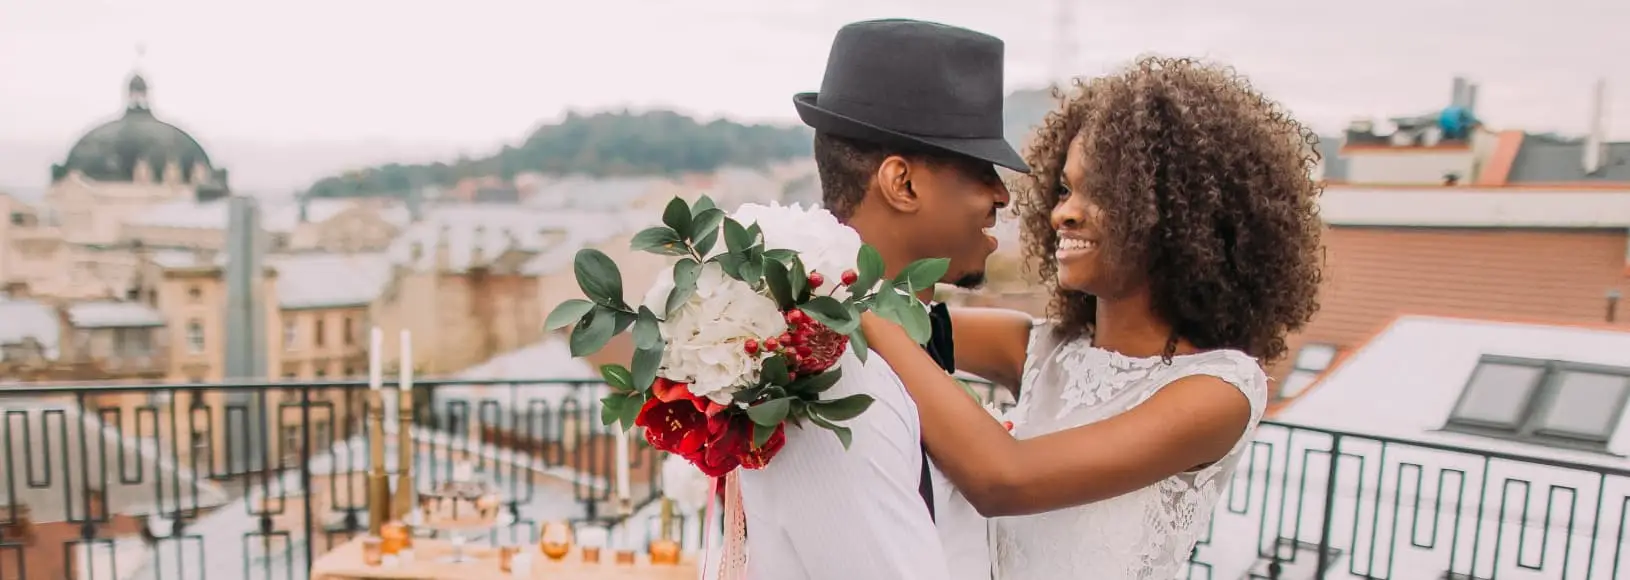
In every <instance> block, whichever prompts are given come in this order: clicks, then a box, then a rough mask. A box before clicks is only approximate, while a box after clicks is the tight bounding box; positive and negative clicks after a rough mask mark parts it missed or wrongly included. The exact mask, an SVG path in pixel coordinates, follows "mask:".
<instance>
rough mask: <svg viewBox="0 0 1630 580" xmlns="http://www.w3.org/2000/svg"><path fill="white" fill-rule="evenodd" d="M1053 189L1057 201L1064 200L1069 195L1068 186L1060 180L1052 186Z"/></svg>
mask: <svg viewBox="0 0 1630 580" xmlns="http://www.w3.org/2000/svg"><path fill="white" fill-rule="evenodd" d="M1053 189H1054V191H1053V194H1054V195H1055V196H1057V197H1058V200H1059V201H1064V200H1065V199H1067V198H1069V197H1070V186H1068V185H1065V184H1064V182H1062V181H1061V182H1059V183H1058V185H1057V186H1054V187H1053Z"/></svg>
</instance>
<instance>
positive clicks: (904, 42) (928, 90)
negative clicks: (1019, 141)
mask: <svg viewBox="0 0 1630 580" xmlns="http://www.w3.org/2000/svg"><path fill="white" fill-rule="evenodd" d="M1003 52H1004V45H1003V44H1002V41H1001V40H1000V39H998V38H996V37H994V36H991V35H988V34H984V33H980V32H974V31H972V30H968V29H965V28H958V27H955V26H948V25H944V24H937V23H933V22H923V21H918V20H906V19H888V20H869V21H865V22H856V23H853V24H849V25H847V26H844V27H843V28H842V29H840V30H838V34H837V37H836V38H834V39H833V41H832V52H831V54H830V55H829V56H828V57H827V61H826V75H825V77H824V78H822V79H821V90H820V92H818V93H800V94H798V95H795V96H793V98H792V101H793V104H794V105H796V106H797V108H798V116H799V117H800V118H802V119H803V120H804V123H805V124H807V125H809V126H810V127H814V128H815V130H817V131H822V132H827V133H831V134H834V135H839V136H842V137H848V138H851V139H856V140H860V141H867V142H872V143H877V144H881V145H888V146H894V147H901V148H906V149H912V150H930V151H938V152H944V153H952V154H956V155H962V156H966V157H971V158H974V159H978V160H981V161H989V162H990V163H993V164H995V165H1000V166H1002V167H1006V168H1008V169H1013V170H1015V171H1021V172H1025V173H1029V172H1030V166H1029V165H1026V164H1025V162H1024V158H1023V157H1022V156H1020V155H1019V152H1018V151H1015V150H1014V149H1013V145H1012V144H1010V143H1008V142H1007V139H1005V138H1004V137H1003V136H1002V128H1003V127H1002V101H1003V98H1002V97H1003V95H1002V59H1003Z"/></svg>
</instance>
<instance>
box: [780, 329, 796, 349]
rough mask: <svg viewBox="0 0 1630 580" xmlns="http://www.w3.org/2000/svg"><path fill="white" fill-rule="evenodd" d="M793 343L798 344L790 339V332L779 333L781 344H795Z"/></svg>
mask: <svg viewBox="0 0 1630 580" xmlns="http://www.w3.org/2000/svg"><path fill="white" fill-rule="evenodd" d="M795 344H798V343H796V342H793V341H792V335H791V334H789V333H785V332H783V333H781V346H792V345H795Z"/></svg>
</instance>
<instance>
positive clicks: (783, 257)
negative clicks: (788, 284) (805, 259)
mask: <svg viewBox="0 0 1630 580" xmlns="http://www.w3.org/2000/svg"><path fill="white" fill-rule="evenodd" d="M764 257H765V258H769V259H771V260H775V261H777V262H781V264H782V265H786V264H788V263H791V262H792V259H793V258H796V257H798V252H794V251H792V250H788V249H784V248H776V249H773V250H764Z"/></svg>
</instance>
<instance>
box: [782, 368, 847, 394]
mask: <svg viewBox="0 0 1630 580" xmlns="http://www.w3.org/2000/svg"><path fill="white" fill-rule="evenodd" d="M841 378H843V369H842V368H838V367H833V368H831V369H827V370H826V372H822V373H816V374H813V375H809V376H805V377H799V378H798V381H797V382H795V383H793V384H792V389H793V390H795V391H798V392H799V393H807V394H810V395H819V394H821V393H824V392H826V390H827V389H830V388H832V385H836V384H838V379H841Z"/></svg>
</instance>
